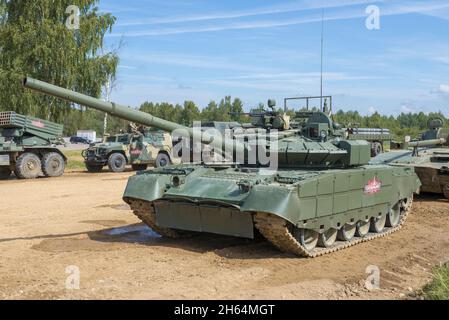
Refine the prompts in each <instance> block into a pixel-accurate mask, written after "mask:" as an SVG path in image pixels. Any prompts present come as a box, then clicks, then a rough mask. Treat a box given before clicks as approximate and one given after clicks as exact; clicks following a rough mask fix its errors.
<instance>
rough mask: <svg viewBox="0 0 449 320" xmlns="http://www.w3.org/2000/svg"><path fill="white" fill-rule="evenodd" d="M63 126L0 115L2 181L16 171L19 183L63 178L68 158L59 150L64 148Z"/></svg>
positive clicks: (38, 120)
mask: <svg viewBox="0 0 449 320" xmlns="http://www.w3.org/2000/svg"><path fill="white" fill-rule="evenodd" d="M63 128H64V127H63V126H62V125H59V124H56V123H53V122H50V121H46V120H42V119H38V118H34V117H30V116H25V115H21V114H18V113H15V112H12V111H7V112H0V179H7V178H9V177H10V175H11V173H12V172H13V171H14V173H15V175H16V177H17V178H19V179H35V178H37V177H39V176H41V175H44V176H46V177H59V176H61V175H62V174H64V170H65V165H66V163H67V158H66V157H65V156H64V154H63V153H62V152H61V151H60V150H59V149H58V148H57V147H56V146H57V145H63V144H64V141H63V139H62V133H63Z"/></svg>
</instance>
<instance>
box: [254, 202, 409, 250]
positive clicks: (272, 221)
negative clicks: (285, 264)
mask: <svg viewBox="0 0 449 320" xmlns="http://www.w3.org/2000/svg"><path fill="white" fill-rule="evenodd" d="M411 207H412V200H410V201H407V204H406V205H404V206H403V207H402V209H403V210H404V211H403V213H402V217H401V220H400V222H399V224H398V225H397V226H396V227H385V229H384V230H383V231H382V232H381V233H374V232H370V233H368V234H367V235H366V236H364V237H361V238H357V237H354V238H353V239H352V240H351V241H338V240H337V241H336V242H335V244H334V245H333V246H331V247H330V248H319V247H317V248H315V249H314V250H312V251H308V250H307V249H306V248H305V247H304V246H302V245H301V244H300V242H299V241H298V240H296V238H295V237H293V235H292V234H291V232H290V230H289V228H288V224H289V222H287V221H286V220H284V219H282V218H279V217H277V216H274V215H272V214H267V213H257V214H256V215H255V216H254V221H255V226H256V229H257V230H259V232H260V233H261V234H262V235H263V236H264V237H265V238H266V239H267V240H268V241H269V242H271V243H272V244H273V245H274V246H275V247H277V248H278V249H279V250H281V251H283V252H286V253H291V254H294V255H297V256H300V257H305V258H316V257H320V256H322V255H325V254H328V253H333V252H336V251H339V250H342V249H346V248H349V247H352V246H355V245H356V244H359V243H363V242H367V241H371V240H374V239H377V238H383V237H386V236H388V235H390V234H392V233H393V232H396V231H399V230H400V229H402V227H403V226H404V223H405V221H406V220H407V216H408V214H409V213H410V211H411Z"/></svg>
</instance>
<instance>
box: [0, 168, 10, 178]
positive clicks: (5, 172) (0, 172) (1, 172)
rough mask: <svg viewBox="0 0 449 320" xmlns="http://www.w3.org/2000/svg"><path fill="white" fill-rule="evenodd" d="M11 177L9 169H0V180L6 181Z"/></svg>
mask: <svg viewBox="0 0 449 320" xmlns="http://www.w3.org/2000/svg"><path fill="white" fill-rule="evenodd" d="M10 176H11V169H9V168H0V180H6V179H8V178H9V177H10Z"/></svg>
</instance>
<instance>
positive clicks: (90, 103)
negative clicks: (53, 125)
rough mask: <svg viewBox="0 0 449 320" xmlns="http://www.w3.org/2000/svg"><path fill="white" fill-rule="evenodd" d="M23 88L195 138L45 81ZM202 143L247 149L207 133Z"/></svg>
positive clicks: (28, 83) (177, 126) (164, 123)
mask: <svg viewBox="0 0 449 320" xmlns="http://www.w3.org/2000/svg"><path fill="white" fill-rule="evenodd" d="M23 86H24V87H25V88H28V89H32V90H35V91H38V92H41V93H45V94H48V95H51V96H54V97H57V98H60V99H63V100H66V101H69V102H73V103H76V104H79V105H83V106H86V107H90V108H93V109H96V110H100V111H103V112H106V113H108V114H110V115H112V116H116V117H119V118H122V119H125V120H128V121H131V122H135V123H138V124H141V125H144V126H148V127H155V128H158V129H161V130H164V131H167V132H173V131H175V130H182V131H184V132H186V133H188V135H189V136H190V137H194V130H193V129H192V128H189V127H186V126H183V125H180V124H177V123H174V122H171V121H167V120H164V119H161V118H158V117H155V116H152V115H151V114H149V113H145V112H142V111H139V110H134V109H132V108H130V107H125V106H121V105H119V104H116V103H113V102H107V101H102V100H100V99H97V98H93V97H90V96H87V95H84V94H81V93H78V92H74V91H71V90H68V89H65V88H61V87H58V86H55V85H52V84H49V83H46V82H43V81H39V80H36V79H32V78H29V77H27V78H25V79H23ZM201 142H203V143H204V144H207V145H211V146H213V147H215V148H217V149H223V148H225V150H226V151H231V150H232V151H234V152H236V153H239V152H244V149H245V146H244V145H242V144H241V143H238V142H236V141H233V140H230V139H226V138H222V137H221V136H218V135H210V134H207V133H202V134H201Z"/></svg>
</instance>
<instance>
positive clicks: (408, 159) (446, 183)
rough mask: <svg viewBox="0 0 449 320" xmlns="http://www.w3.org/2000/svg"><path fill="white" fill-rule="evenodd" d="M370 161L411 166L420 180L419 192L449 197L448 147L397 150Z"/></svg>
mask: <svg viewBox="0 0 449 320" xmlns="http://www.w3.org/2000/svg"><path fill="white" fill-rule="evenodd" d="M371 163H373V164H379V163H385V164H391V165H394V166H402V167H410V168H413V169H414V170H415V172H416V174H417V175H418V177H419V179H420V181H421V184H422V185H421V188H420V191H421V192H429V193H436V194H440V195H442V196H444V197H445V198H448V199H449V148H429V149H421V150H418V153H417V154H415V155H414V154H413V152H412V151H398V152H391V153H390V154H385V155H381V156H379V157H376V158H374V159H373V160H372V161H371Z"/></svg>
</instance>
